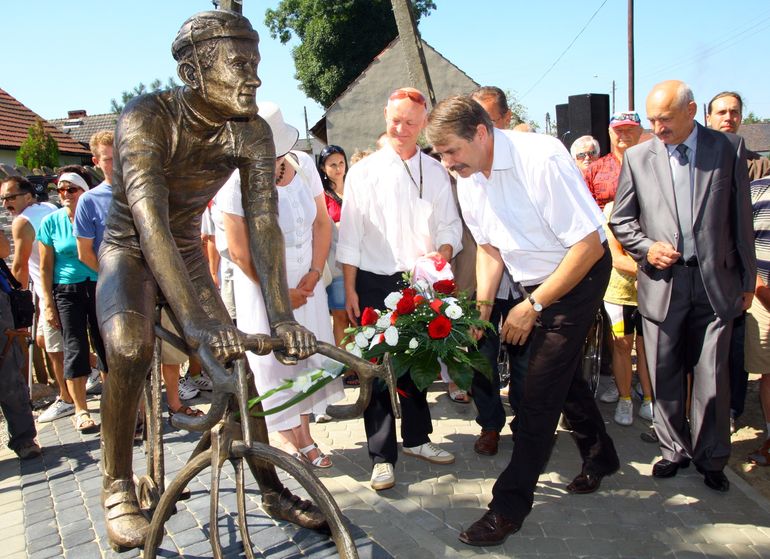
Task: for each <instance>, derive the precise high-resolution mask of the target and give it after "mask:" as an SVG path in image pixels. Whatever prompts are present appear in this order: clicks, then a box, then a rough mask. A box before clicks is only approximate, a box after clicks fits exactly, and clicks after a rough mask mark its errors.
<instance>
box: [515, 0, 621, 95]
mask: <svg viewBox="0 0 770 559" xmlns="http://www.w3.org/2000/svg"><path fill="white" fill-rule="evenodd" d="M606 3H607V0H604V2H602V3H601V5H600V6H599V7H598V8H596V11H595V12H594V13H593V15H592V16H591V17H590V18H589V19H588V21H587V22H586V24H585V25H584V26H583V28H582V29H581V30H580V31H579V32H578V34H577V35H575V38H574V39H572V42H571V43H570V44H569V45H567V48H566V49H564V51H563V52H562V53H561V54H560V55H559V57H558V58H557V59H556V60H555V61H554V63H553V64H551V66H549V68H548V69H547V70H546V71H545V72H543V75H542V76H540V78H538V80H537V81H536V82H535V83H534V84H533V85H532V87H530V88H529V89H528V90H527V91H526V92H525V93H524V95H522V96H521V98H520V99H519V100H522V99H524V98H525V97H526V96H527V95H529V93H530V92H531V91H532V90H533V89H535V88H536V87H537V86H538V84H539V83H540V82H541V81H543V79H544V78H545V77H546V76H547V75H548V74H549V73H550V72H551V70H553V69H554V66H556V65H557V64H558V63H559V61H560V60H561V59H562V58H563V57H564V55H565V54H567V51H569V49H571V48H572V45H574V44H575V42H576V41H577V40H578V39H579V38H580V36H581V35H582V34H583V31H585V30H586V28H587V27H588V26H589V25H590V23H591V22H592V21H593V20H594V18H595V17H596V14H598V13H599V10H601V9H602V8H603V7H604V5H605V4H606Z"/></svg>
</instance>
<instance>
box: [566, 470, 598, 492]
mask: <svg viewBox="0 0 770 559" xmlns="http://www.w3.org/2000/svg"><path fill="white" fill-rule="evenodd" d="M603 477H604V476H599V475H594V474H586V473H581V474H578V476H577V477H576V478H575V479H573V480H572V483H570V484H569V485H568V486H567V491H569V492H570V493H572V494H573V495H585V494H587V493H593V492H594V491H596V490H597V489H599V486H600V485H601V484H602V478H603Z"/></svg>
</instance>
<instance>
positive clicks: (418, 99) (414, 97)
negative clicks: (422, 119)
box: [388, 89, 428, 109]
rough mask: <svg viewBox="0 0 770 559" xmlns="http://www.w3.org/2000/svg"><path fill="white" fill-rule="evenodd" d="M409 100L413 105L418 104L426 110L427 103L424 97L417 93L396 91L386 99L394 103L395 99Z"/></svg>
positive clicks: (404, 90) (403, 90)
mask: <svg viewBox="0 0 770 559" xmlns="http://www.w3.org/2000/svg"><path fill="white" fill-rule="evenodd" d="M407 98H408V99H409V100H410V101H414V102H415V103H419V104H420V105H422V106H423V107H425V108H426V109H427V108H428V102H427V101H426V100H425V96H424V95H423V94H422V93H420V92H419V91H412V90H409V89H397V90H395V91H394V92H393V93H391V94H390V97H388V100H389V101H395V100H397V99H407Z"/></svg>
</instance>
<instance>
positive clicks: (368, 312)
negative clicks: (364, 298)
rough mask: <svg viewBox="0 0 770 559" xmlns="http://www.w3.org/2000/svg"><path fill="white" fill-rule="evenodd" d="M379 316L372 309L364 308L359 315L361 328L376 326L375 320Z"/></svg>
mask: <svg viewBox="0 0 770 559" xmlns="http://www.w3.org/2000/svg"><path fill="white" fill-rule="evenodd" d="M378 318H380V315H378V314H377V311H375V310H374V309H373V308H372V307H366V308H365V309H364V312H362V313H361V326H373V325H374V324H377V319H378Z"/></svg>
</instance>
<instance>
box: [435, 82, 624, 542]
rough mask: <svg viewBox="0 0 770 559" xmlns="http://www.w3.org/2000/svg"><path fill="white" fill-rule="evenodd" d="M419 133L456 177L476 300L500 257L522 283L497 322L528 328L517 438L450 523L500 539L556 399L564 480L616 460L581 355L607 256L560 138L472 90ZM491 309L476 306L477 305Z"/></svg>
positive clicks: (582, 477) (514, 523)
mask: <svg viewBox="0 0 770 559" xmlns="http://www.w3.org/2000/svg"><path fill="white" fill-rule="evenodd" d="M427 135H428V137H429V139H430V141H431V142H432V143H433V149H434V151H436V152H437V153H439V154H440V155H441V157H442V162H443V164H444V166H445V167H446V168H447V169H449V170H451V171H454V172H456V173H457V175H458V176H459V177H460V178H459V179H458V181H457V195H458V198H459V201H460V208H461V210H462V213H463V218H464V219H465V222H466V224H467V225H468V228H469V229H470V230H471V233H472V234H473V236H474V238H475V239H476V242H477V243H478V245H479V249H478V253H477V257H476V258H477V260H476V274H477V278H476V279H477V298H478V300H480V301H489V300H492V299H493V298H494V295H495V293H496V291H497V288H498V285H499V283H500V278H501V276H502V273H503V268H506V269H507V270H508V272H510V274H511V276H512V278H513V280H514V281H516V282H518V283H520V284H521V285H522V286H523V287H524V289H525V290H526V291H527V293H528V297H527V298H525V299H524V300H523V301H522V302H520V303H519V304H517V305H515V306H514V307H513V309H511V311H510V312H509V313H508V316H507V317H506V319H505V322H504V324H503V327H502V329H501V332H500V335H501V338H502V339H503V341H506V342H508V343H511V344H523V343H524V342H525V341H526V340H527V338H531V340H530V342H529V343H530V361H529V367H528V370H527V375H526V378H525V381H524V393H523V397H522V401H521V404H520V406H519V413H518V418H519V429H518V434H517V437H516V444H515V445H514V447H513V454H512V456H511V461H510V463H509V465H508V467H507V468H506V469H505V470H504V471H503V473H502V474H500V476H499V477H498V479H497V482H496V483H495V485H494V487H493V488H492V501H491V502H490V504H489V510H488V511H487V512H486V514H484V516H483V517H482V518H481V519H480V520H478V521H477V522H475V523H474V524H472V525H471V526H470V527H469V528H468V529H467V530H466V531H464V532H462V533H461V534H460V541H462V542H464V543H466V544H469V545H476V546H490V545H498V544H501V543H503V542H504V541H505V539H506V538H507V537H508V536H509V535H510V534H512V533H514V532H516V531H518V530H519V529H520V528H521V524H522V522H523V521H524V518H525V517H526V516H527V514H529V511H530V510H531V509H532V502H533V499H534V492H535V487H536V485H537V480H538V477H539V476H540V473H541V472H542V471H543V469H544V468H545V466H546V464H547V461H548V456H549V455H550V451H551V446H552V444H553V433H554V430H555V429H556V424H557V422H558V420H559V414H560V413H561V412H562V409H563V410H564V414H565V416H566V418H567V420H568V421H569V423H570V425H571V427H572V429H573V436H574V438H575V441H576V443H577V446H578V450H579V451H580V455H581V458H582V461H583V464H582V469H581V473H580V474H579V475H578V476H577V477H575V479H574V480H573V481H572V483H570V484H569V485H568V486H567V487H566V489H567V491H568V492H570V493H592V492H594V491H596V490H597V489H598V488H599V485H600V484H601V480H602V478H603V477H605V476H608V475H610V474H613V473H615V472H616V471H617V470H618V468H619V467H620V463H619V460H618V456H617V453H616V452H615V447H614V445H613V443H612V439H610V437H609V436H608V435H607V432H606V429H605V426H604V420H603V419H602V416H601V414H600V413H599V410H598V408H597V407H596V402H595V401H594V398H593V394H592V392H591V390H590V389H589V387H588V384H587V382H586V380H585V379H584V378H583V375H582V367H581V361H582V349H583V345H584V342H585V338H586V335H587V333H588V329H589V327H590V325H591V323H592V322H593V320H594V316H595V315H596V311H597V309H598V308H599V305H600V304H601V302H602V297H603V296H604V291H605V289H606V287H607V282H608V280H609V276H610V269H611V267H612V259H611V257H610V253H609V250H608V248H607V243H606V239H605V237H604V232H603V230H602V223H603V217H602V214H601V211H600V210H599V207H598V206H597V205H596V202H594V201H593V199H592V198H591V196H590V194H589V192H588V189H587V188H586V186H585V183H584V182H583V179H582V176H581V174H580V171H578V169H577V167H576V166H575V163H574V161H572V158H571V157H570V154H569V153H568V152H567V150H566V149H565V148H564V146H563V145H561V143H559V142H558V140H556V139H554V138H551V137H550V136H545V135H541V134H518V133H515V132H511V131H507V130H505V131H503V130H496V129H494V128H493V126H492V121H491V120H490V118H489V115H488V114H487V112H486V111H485V110H484V108H483V107H482V106H481V105H479V104H478V103H476V102H475V101H474V100H473V99H472V98H470V97H451V98H449V99H446V100H444V101H442V102H441V103H439V104H438V105H437V106H436V107H435V108H434V110H433V112H432V113H431V115H430V119H429V121H428V129H427ZM490 311H491V309H490V307H489V306H482V307H481V313H482V315H481V317H482V318H487V316H488V315H489V313H490Z"/></svg>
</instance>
